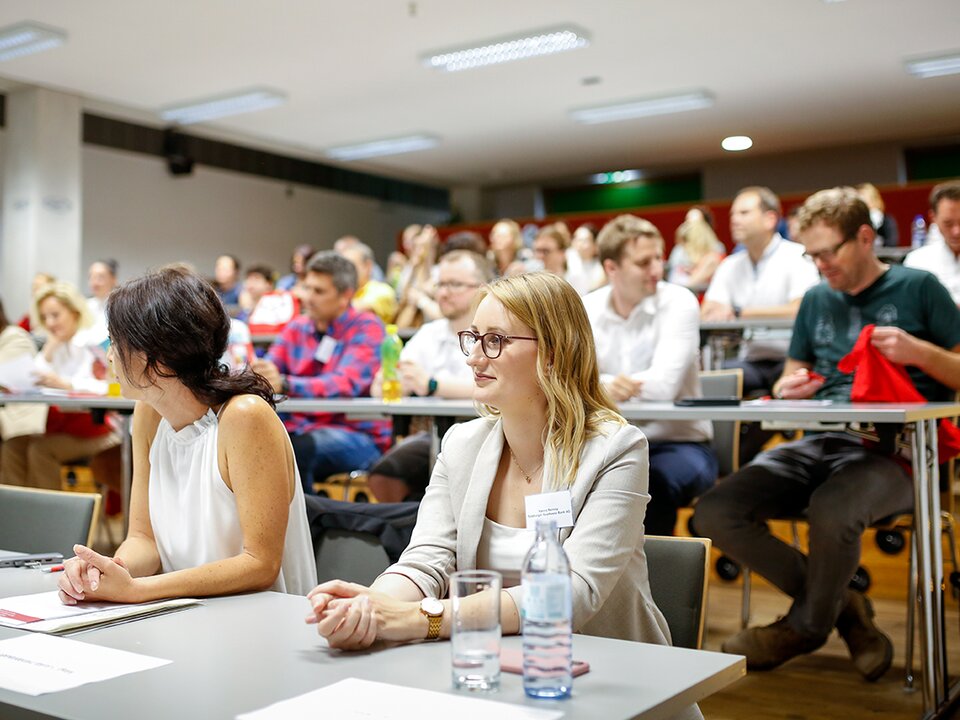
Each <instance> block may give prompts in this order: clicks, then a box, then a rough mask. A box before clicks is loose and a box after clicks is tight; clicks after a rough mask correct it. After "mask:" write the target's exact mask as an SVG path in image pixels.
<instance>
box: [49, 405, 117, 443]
mask: <svg viewBox="0 0 960 720" xmlns="http://www.w3.org/2000/svg"><path fill="white" fill-rule="evenodd" d="M47 432H48V433H66V434H67V435H73V436H74V437H79V438H95V437H100V436H102V435H107V434H109V433H110V432H112V428H111V427H110V425H109V424H108V423H106V422H102V423H97V422H94V419H93V414H92V413H88V412H67V413H65V412H62V411H61V410H60V408H58V407H56V406H53V405H51V406H50V410H49V411H48V412H47Z"/></svg>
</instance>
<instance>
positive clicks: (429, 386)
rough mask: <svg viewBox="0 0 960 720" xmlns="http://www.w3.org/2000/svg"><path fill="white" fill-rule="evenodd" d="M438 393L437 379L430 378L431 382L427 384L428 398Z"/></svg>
mask: <svg viewBox="0 0 960 720" xmlns="http://www.w3.org/2000/svg"><path fill="white" fill-rule="evenodd" d="M436 391H437V379H436V378H433V377H432V378H430V381H429V382H428V383H427V397H430V396H431V395H433V394H434V393H435V392H436Z"/></svg>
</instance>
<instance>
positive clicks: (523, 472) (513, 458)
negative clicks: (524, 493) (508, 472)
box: [507, 445, 543, 485]
mask: <svg viewBox="0 0 960 720" xmlns="http://www.w3.org/2000/svg"><path fill="white" fill-rule="evenodd" d="M507 450H508V451H509V453H510V459H511V460H513V463H514V465H516V466H517V469H518V470H519V471H520V474H521V475H523V479H524V480H526V481H527V484H528V485H529V484H530V483H532V482H533V478H532V477H531V476H530V475H527V471H526V470H524V469H523V465H521V464H520V461H519V460H517V456H516V455H514V454H513V448H512V447H510V446H509V445H507ZM542 468H543V461H542V460H541V461H540V464H539V465H537V467H536V469H535V470H534V471H533V474H534V475H536V474H537V473H538V472H540V470H541V469H542Z"/></svg>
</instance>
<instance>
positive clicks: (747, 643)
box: [720, 618, 826, 670]
mask: <svg viewBox="0 0 960 720" xmlns="http://www.w3.org/2000/svg"><path fill="white" fill-rule="evenodd" d="M824 642H826V639H825V638H812V637H809V636H807V635H801V634H800V633H799V632H797V631H796V630H794V629H793V628H792V627H790V625H788V624H787V619H786V618H780V619H779V620H777V621H776V622H775V623H773V624H771V625H767V626H765V627H755V628H747V629H746V630H742V631H740V632H739V633H737V634H736V635H734V636H733V637H732V638H730V639H728V640H727V641H726V642H724V643H723V645H721V646H720V648H721V649H722V650H723V651H724V652H725V653H732V654H734V655H745V656H746V658H747V669H748V670H772V669H773V668H775V667H777V666H778V665H782V664H783V663H785V662H786V661H787V660H790V659H791V658H795V657H796V656H797V655H805V654H807V653H810V652H813V651H814V650H816V649H817V648H819V647H820V646H821V645H823V643H824Z"/></svg>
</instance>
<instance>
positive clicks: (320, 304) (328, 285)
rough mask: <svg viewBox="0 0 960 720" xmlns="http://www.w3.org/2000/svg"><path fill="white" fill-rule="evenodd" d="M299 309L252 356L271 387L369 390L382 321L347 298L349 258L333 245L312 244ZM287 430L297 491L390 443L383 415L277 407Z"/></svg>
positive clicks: (318, 393) (304, 392) (323, 392)
mask: <svg viewBox="0 0 960 720" xmlns="http://www.w3.org/2000/svg"><path fill="white" fill-rule="evenodd" d="M303 285H304V291H305V298H304V309H305V311H306V315H302V316H300V317H298V318H296V319H294V320H292V321H291V322H290V323H289V324H288V325H287V326H286V327H285V328H284V329H283V332H281V333H280V336H279V337H278V338H277V340H276V342H274V344H273V345H272V346H271V347H270V350H269V351H268V352H267V357H266V358H265V359H263V360H258V361H256V362H255V363H254V365H253V368H254V370H256V371H257V372H258V373H260V374H261V375H263V376H264V377H265V378H266V379H267V380H268V381H269V382H270V384H271V385H273V388H274V390H276V391H277V392H280V393H284V394H285V395H289V396H290V397H301V398H304V397H307V398H309V397H315V398H332V397H359V396H361V395H368V394H369V392H370V384H371V383H372V382H373V377H374V375H375V374H376V373H377V371H378V370H379V369H380V343H381V342H382V341H383V336H384V334H383V324H382V323H381V322H380V320H379V319H378V318H377V316H376V315H374V314H373V313H371V312H366V311H364V312H358V311H357V310H355V309H353V308H352V307H351V306H350V301H351V300H352V298H353V294H354V292H355V291H356V289H357V271H356V268H354V266H353V264H352V263H351V262H350V261H349V260H347V259H346V258H344V257H342V256H341V255H338V254H337V253H335V252H331V251H326V252H319V253H317V254H316V255H314V256H313V257H312V258H311V259H310V261H309V263H308V265H307V275H306V278H305V279H304V283H303ZM281 418H283V423H284V425H285V426H286V428H287V432H289V433H290V439H291V441H292V443H293V452H294V455H295V456H296V460H297V467H298V468H299V470H300V480H301V482H302V483H303V488H304V492H307V493H313V481H314V480H315V479H318V480H319V479H323V478H325V477H327V476H329V475H333V474H335V473H339V472H349V471H351V470H364V469H366V468H368V467H369V466H370V465H372V464H373V462H374V461H375V460H377V459H378V458H379V457H380V455H381V454H382V453H383V452H384V451H385V450H386V449H387V448H388V447H389V445H390V422H389V421H386V420H375V421H366V422H362V421H356V420H347V419H346V417H345V416H344V415H332V414H320V413H314V414H304V413H282V414H281Z"/></svg>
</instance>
